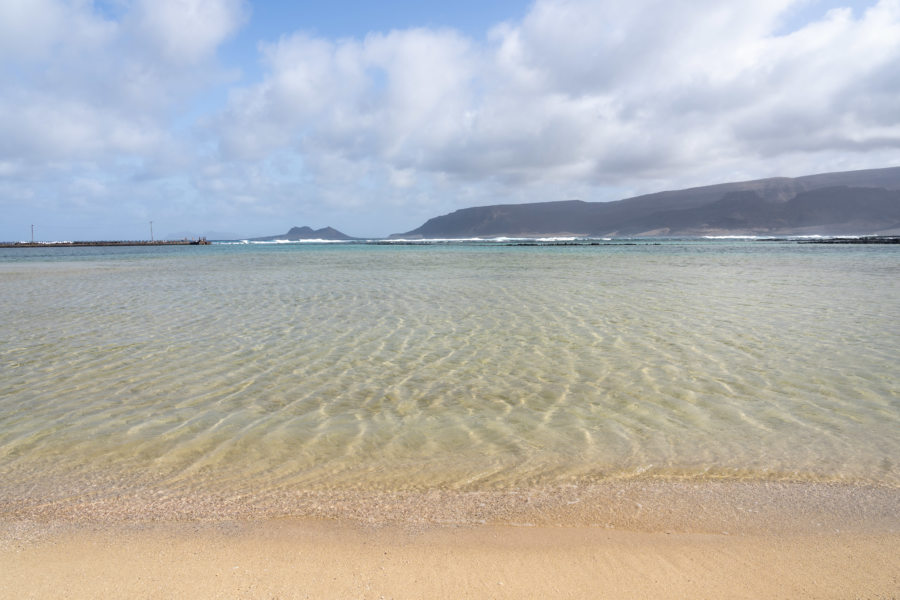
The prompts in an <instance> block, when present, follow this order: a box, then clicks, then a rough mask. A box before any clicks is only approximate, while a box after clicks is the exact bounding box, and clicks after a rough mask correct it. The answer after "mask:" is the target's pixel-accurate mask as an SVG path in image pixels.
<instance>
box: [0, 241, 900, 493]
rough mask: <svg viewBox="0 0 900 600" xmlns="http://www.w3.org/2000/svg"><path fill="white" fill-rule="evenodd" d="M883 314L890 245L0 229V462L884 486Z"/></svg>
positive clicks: (445, 480) (369, 483)
mask: <svg viewBox="0 0 900 600" xmlns="http://www.w3.org/2000/svg"><path fill="white" fill-rule="evenodd" d="M898 323H900V251H898V249H897V248H896V247H890V246H882V247H876V246H816V245H801V244H787V243H763V242H739V241H727V242H726V241H715V242H713V241H709V242H697V241H694V242H666V243H663V244H661V245H652V244H640V245H634V246H624V245H606V246H580V247H508V246H500V245H472V244H458V245H428V246H375V245H307V244H303V245H300V244H297V245H270V246H250V245H244V246H212V247H208V248H196V247H189V248H166V249H125V248H122V249H81V250H74V249H71V250H70V249H43V250H40V249H39V250H35V251H31V250H23V249H16V250H10V251H6V252H5V253H3V254H0V331H2V332H3V335H2V339H0V481H3V482H5V483H4V484H3V494H5V497H6V499H7V501H9V499H10V498H13V499H15V498H18V497H23V496H29V497H34V496H41V495H45V496H46V497H47V498H53V497H56V496H54V495H57V496H58V495H59V494H60V493H61V492H59V490H61V489H65V490H66V492H65V493H66V494H69V495H71V494H75V495H77V494H78V493H80V492H84V493H89V492H90V493H95V492H96V491H97V487H98V486H100V487H101V488H102V487H103V486H105V485H106V486H113V485H115V486H120V487H121V486H123V485H124V486H133V487H134V488H135V489H158V488H159V489H161V488H165V489H175V490H181V491H197V492H204V493H222V494H228V493H230V492H232V491H234V490H237V489H240V490H244V491H246V490H250V493H259V494H265V493H268V492H270V491H273V490H282V491H283V490H317V491H328V490H334V491H342V490H343V491H346V490H360V489H361V490H381V491H385V490H388V491H391V490H394V491H404V490H405V491H410V490H435V489H440V490H511V489H519V488H529V487H535V486H546V485H560V484H573V483H574V484H576V485H577V484H582V483H583V484H588V483H591V482H597V481H605V480H609V479H629V478H636V477H641V478H646V477H651V478H652V477H688V478H696V479H709V478H736V479H745V480H763V481H765V480H776V479H778V480H784V479H790V480H804V481H847V482H865V483H875V484H881V485H887V486H892V487H896V486H898V485H900V465H898V457H900V435H898V432H900V369H898V359H897V357H898V356H900V325H898Z"/></svg>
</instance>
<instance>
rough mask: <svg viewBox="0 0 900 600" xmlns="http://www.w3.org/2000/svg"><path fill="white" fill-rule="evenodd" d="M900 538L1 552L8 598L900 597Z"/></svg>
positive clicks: (299, 537) (303, 528)
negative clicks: (899, 594)
mask: <svg viewBox="0 0 900 600" xmlns="http://www.w3.org/2000/svg"><path fill="white" fill-rule="evenodd" d="M897 556H900V535H897V534H896V533H893V534H886V535H872V534H868V535H866V534H841V533H832V534H810V535H772V536H765V535H749V536H745V535H739V536H733V535H725V534H685V533H665V532H655V533H640V532H628V531H616V530H608V529H603V528H591V527H511V526H476V527H437V528H426V529H419V530H417V529H410V528H403V527H396V526H392V527H382V528H366V527H360V526H351V525H347V524H338V523H334V522H327V521H295V520H289V521H264V522H246V523H233V522H232V523H218V524H214V525H212V524H165V525H161V524H156V525H154V526H152V527H134V526H132V527H122V526H119V527H114V528H109V529H107V528H100V529H96V528H90V527H84V528H78V529H74V530H71V529H69V530H64V531H61V532H57V533H55V534H53V535H50V536H49V537H45V538H44V539H42V540H40V541H35V542H30V543H19V544H7V545H6V546H5V547H3V549H2V550H0V596H2V597H3V598H101V597H105V598H113V597H119V598H870V599H884V600H887V599H889V598H895V597H896V595H897V593H898V590H900V561H898V560H897Z"/></svg>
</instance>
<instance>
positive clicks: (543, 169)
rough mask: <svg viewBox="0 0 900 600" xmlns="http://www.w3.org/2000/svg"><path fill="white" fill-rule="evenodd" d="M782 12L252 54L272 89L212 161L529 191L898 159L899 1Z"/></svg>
mask: <svg viewBox="0 0 900 600" xmlns="http://www.w3.org/2000/svg"><path fill="white" fill-rule="evenodd" d="M795 4H797V2H791V1H779V0H767V1H765V2H755V3H738V4H733V3H730V4H722V3H721V2H715V1H712V0H710V1H707V2H669V3H661V2H655V1H640V0H637V1H633V2H629V3H621V2H598V1H576V0H568V1H567V0H561V1H549V0H545V1H540V2H538V3H536V4H535V5H534V6H533V8H532V10H531V11H530V13H529V14H528V15H527V16H526V17H525V18H524V19H523V20H522V21H521V22H518V23H505V24H502V25H500V26H498V27H497V28H495V29H494V30H493V31H492V32H491V34H490V37H489V39H488V40H487V41H486V42H482V43H479V42H476V41H474V40H469V39H465V38H463V37H461V36H459V35H458V34H456V33H453V32H449V31H432V30H411V31H400V32H391V33H390V34H385V35H372V36H369V37H367V38H366V39H364V40H341V41H331V40H324V39H318V38H314V37H310V36H307V35H302V34H298V35H295V36H293V37H289V38H284V39H282V40H281V41H279V42H278V43H276V44H272V45H268V46H265V47H264V53H265V56H266V65H267V68H268V75H267V77H266V78H265V81H264V82H262V83H261V84H259V85H258V86H256V87H253V88H249V89H245V90H241V91H239V92H236V93H235V94H234V96H233V97H232V102H231V104H230V107H229V110H228V112H227V114H226V115H225V116H224V118H223V119H222V121H221V122H220V125H221V131H222V140H223V149H224V150H225V151H226V154H227V155H229V156H231V157H233V158H240V157H244V158H247V157H255V156H264V155H265V154H266V153H267V152H269V151H271V150H272V149H275V148H292V149H294V150H296V151H297V152H298V153H299V154H300V155H301V156H313V155H315V154H317V153H321V152H327V153H328V154H331V155H337V156H340V157H342V158H343V159H344V160H347V161H351V162H352V161H367V162H368V164H369V165H370V168H375V169H378V168H383V169H384V170H385V173H386V174H387V177H388V179H389V180H390V181H391V182H393V183H396V181H397V178H396V173H404V174H406V175H404V179H403V180H404V181H409V180H410V179H411V178H412V177H413V176H414V177H415V180H416V181H417V182H422V181H423V180H424V178H425V177H429V176H430V177H447V176H449V177H452V178H456V179H458V180H459V181H470V182H477V181H482V182H483V181H501V182H503V181H505V182H507V183H508V184H510V185H514V186H523V185H535V186H536V189H541V190H544V189H546V188H545V185H546V184H548V183H552V182H560V183H561V182H566V181H572V180H574V181H581V182H584V183H586V184H589V185H593V186H602V185H604V184H609V183H611V182H617V183H622V182H627V181H632V182H633V181H636V180H639V179H641V178H644V179H647V178H649V179H650V180H664V179H667V178H668V179H673V178H674V179H679V176H678V175H677V172H679V171H684V170H686V169H690V170H692V171H693V172H694V173H695V174H696V175H695V177H715V176H716V175H715V174H716V173H722V177H726V174H728V173H731V172H735V171H740V170H741V169H742V168H745V169H746V168H748V167H749V169H748V170H749V171H752V170H753V169H757V170H759V169H764V170H765V167H764V166H762V165H763V162H764V161H766V160H770V159H774V162H775V163H776V164H777V163H779V162H780V160H781V159H786V157H794V159H795V158H796V156H797V155H809V156H813V155H815V156H816V157H817V162H818V164H819V165H820V167H819V169H818V170H823V169H825V168H828V167H829V166H830V165H836V166H837V165H841V164H845V163H846V162H847V153H848V152H853V151H854V150H856V151H859V152H860V162H866V160H868V159H867V158H865V157H864V155H863V154H862V153H863V152H864V151H866V150H867V149H868V148H871V147H872V146H873V145H874V146H878V147H881V148H883V149H885V150H886V151H889V152H890V153H892V154H891V155H892V156H900V153H898V150H900V137H897V135H896V127H897V125H898V123H900V117H898V116H897V114H896V111H894V110H893V108H892V107H893V106H896V100H897V99H898V98H897V92H898V81H900V77H898V76H897V75H896V73H897V72H900V64H898V59H900V30H898V26H900V16H898V3H897V2H896V1H895V0H884V1H882V2H881V3H879V4H878V5H877V6H876V7H874V8H871V9H870V10H868V11H866V12H864V13H863V14H861V15H858V16H854V15H853V13H852V12H851V11H850V10H835V11H831V12H829V13H827V14H825V15H823V16H822V18H821V19H820V20H818V21H816V22H811V23H808V24H806V25H805V26H803V27H800V28H799V29H796V30H794V31H792V32H789V33H786V34H778V33H776V32H778V31H779V27H781V25H782V22H783V20H784V19H785V18H786V16H787V15H788V14H789V12H790V10H791V9H792V7H793V5H795ZM885 75H890V77H889V79H890V83H889V84H888V83H885V80H884V76H885ZM787 162H789V161H787ZM751 164H752V166H751ZM769 172H770V171H769V170H765V172H763V173H760V175H765V174H769ZM681 179H682V180H685V181H687V180H689V179H690V177H681ZM651 185H652V184H651ZM401 187H402V186H401Z"/></svg>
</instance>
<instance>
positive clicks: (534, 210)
mask: <svg viewBox="0 0 900 600" xmlns="http://www.w3.org/2000/svg"><path fill="white" fill-rule="evenodd" d="M815 234H820V235H897V234H900V167H891V168H886V169H869V170H864V171H846V172H838V173H822V174H819V175H808V176H805V177H795V178H789V177H776V178H770V179H758V180H754V181H743V182H735V183H723V184H718V185H710V186H704V187H696V188H690V189H685V190H677V191H665V192H658V193H655V194H647V195H644V196H637V197H634V198H627V199H625V200H618V201H614V202H584V201H581V200H563V201H557V202H538V203H533V204H498V205H494V206H478V207H473V208H464V209H460V210H457V211H455V212H452V213H450V214H447V215H443V216H439V217H434V218H432V219H429V220H428V221H427V222H426V223H425V224H423V225H422V226H421V227H418V228H417V229H413V230H412V231H408V232H406V233H396V234H393V235H391V236H390V237H391V238H394V239H398V238H402V239H422V238H469V237H500V236H511V237H548V236H585V237H617V236H619V237H621V236H667V235H671V236H701V235H815Z"/></svg>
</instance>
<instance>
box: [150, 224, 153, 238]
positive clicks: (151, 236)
mask: <svg viewBox="0 0 900 600" xmlns="http://www.w3.org/2000/svg"><path fill="white" fill-rule="evenodd" d="M150 241H151V242H152V241H153V221H150Z"/></svg>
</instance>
